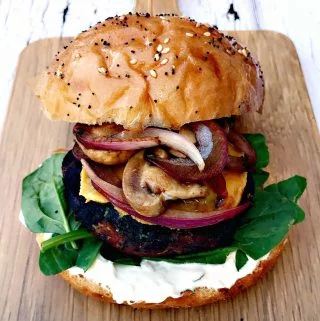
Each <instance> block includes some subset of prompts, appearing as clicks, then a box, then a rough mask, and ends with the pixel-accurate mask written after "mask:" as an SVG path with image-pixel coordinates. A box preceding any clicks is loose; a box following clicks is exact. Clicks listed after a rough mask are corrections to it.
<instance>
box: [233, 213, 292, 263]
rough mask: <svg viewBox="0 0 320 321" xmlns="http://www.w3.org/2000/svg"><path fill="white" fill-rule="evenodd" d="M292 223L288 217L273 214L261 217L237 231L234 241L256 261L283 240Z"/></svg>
mask: <svg viewBox="0 0 320 321" xmlns="http://www.w3.org/2000/svg"><path fill="white" fill-rule="evenodd" d="M286 214H288V213H286ZM293 223H294V219H293V218H292V217H291V216H290V215H277V214H275V213H274V214H271V215H266V216H261V217H258V218H256V219H254V220H252V221H250V222H249V223H247V224H244V225H242V226H241V227H240V228H239V229H238V230H237V232H236V234H235V236H234V240H235V243H236V244H237V245H238V247H239V248H240V249H241V250H242V251H244V252H245V253H246V254H247V255H249V256H250V257H252V258H253V259H255V260H257V259H259V258H261V257H262V256H264V255H266V254H267V253H268V252H270V251H271V250H272V249H273V248H274V247H275V246H277V245H278V244H279V243H280V242H281V241H282V240H283V239H284V238H285V236H286V235H287V234H288V232H289V228H290V226H291V225H292V224H293Z"/></svg>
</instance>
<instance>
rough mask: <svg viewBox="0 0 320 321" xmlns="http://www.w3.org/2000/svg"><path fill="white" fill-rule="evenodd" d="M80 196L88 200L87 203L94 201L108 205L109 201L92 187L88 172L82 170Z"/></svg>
mask: <svg viewBox="0 0 320 321" xmlns="http://www.w3.org/2000/svg"><path fill="white" fill-rule="evenodd" d="M79 194H80V195H81V196H83V197H84V198H85V199H86V203H87V202H90V201H93V202H97V203H108V202H109V200H108V199H107V198H106V197H105V196H103V195H102V194H100V193H99V192H98V191H97V190H96V189H95V188H94V187H93V185H92V183H91V179H90V177H89V176H88V174H87V172H86V171H85V170H84V169H82V171H81V174H80V192H79Z"/></svg>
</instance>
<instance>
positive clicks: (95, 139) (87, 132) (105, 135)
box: [73, 123, 159, 150]
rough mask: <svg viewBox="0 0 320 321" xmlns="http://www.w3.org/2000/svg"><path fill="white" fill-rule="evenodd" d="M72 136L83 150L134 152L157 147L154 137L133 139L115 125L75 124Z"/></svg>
mask: <svg viewBox="0 0 320 321" xmlns="http://www.w3.org/2000/svg"><path fill="white" fill-rule="evenodd" d="M73 134H74V135H75V137H76V139H77V141H78V142H79V143H81V144H82V145H83V146H84V147H85V148H89V149H97V150H136V149H144V148H149V147H154V146H157V145H159V140H158V139H157V138H156V137H144V136H137V137H133V136H132V135H131V134H129V133H128V132H127V131H125V130H124V129H123V127H122V126H119V125H116V124H103V125H85V124H79V123H78V124H76V125H75V126H74V127H73Z"/></svg>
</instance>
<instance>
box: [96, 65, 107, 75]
mask: <svg viewBox="0 0 320 321" xmlns="http://www.w3.org/2000/svg"><path fill="white" fill-rule="evenodd" d="M98 71H99V72H100V74H105V73H106V72H107V70H106V68H104V67H99V68H98Z"/></svg>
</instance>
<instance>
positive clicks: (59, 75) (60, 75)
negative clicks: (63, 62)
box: [55, 69, 63, 78]
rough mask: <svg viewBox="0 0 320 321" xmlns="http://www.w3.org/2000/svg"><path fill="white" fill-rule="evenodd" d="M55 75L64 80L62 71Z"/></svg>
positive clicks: (58, 70)
mask: <svg viewBox="0 0 320 321" xmlns="http://www.w3.org/2000/svg"><path fill="white" fill-rule="evenodd" d="M55 75H56V76H57V77H58V78H62V76H63V74H62V71H61V70H60V69H57V71H56V72H55Z"/></svg>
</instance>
